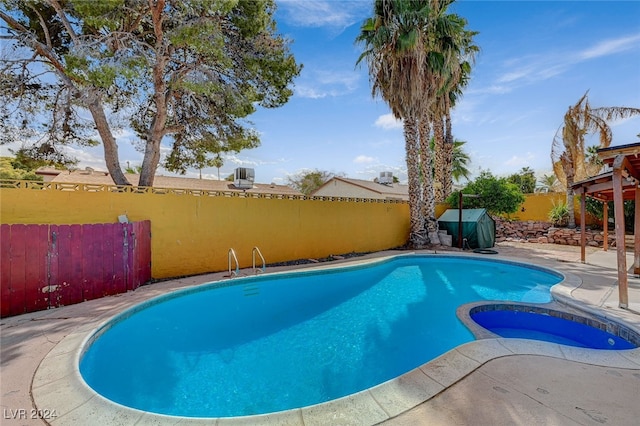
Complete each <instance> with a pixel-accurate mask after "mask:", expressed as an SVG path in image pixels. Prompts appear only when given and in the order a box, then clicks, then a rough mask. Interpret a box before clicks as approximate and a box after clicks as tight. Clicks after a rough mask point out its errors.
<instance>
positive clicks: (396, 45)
mask: <svg viewBox="0 0 640 426" xmlns="http://www.w3.org/2000/svg"><path fill="white" fill-rule="evenodd" d="M437 4H438V1H437V0H426V1H416V0H413V1H412V0H376V1H375V3H374V15H373V16H372V17H371V18H368V19H367V20H366V21H365V22H364V23H363V24H362V27H361V29H360V30H361V32H360V34H359V35H358V37H357V38H356V42H358V43H361V44H363V45H364V51H363V53H362V54H361V55H360V57H359V58H358V61H357V64H359V63H360V62H361V61H362V60H366V62H367V65H368V68H369V79H370V81H371V84H372V95H373V96H374V97H376V96H378V95H380V96H381V97H382V98H383V99H384V100H385V102H386V103H387V104H388V105H389V107H390V109H391V112H392V113H393V115H394V117H395V118H396V119H402V120H403V126H404V138H405V151H406V161H407V175H408V184H409V206H410V207H409V209H410V223H411V225H410V226H411V231H410V232H411V235H410V239H409V241H410V244H412V245H414V246H416V247H422V246H424V245H425V243H426V236H425V215H424V210H423V209H422V203H423V202H424V201H425V200H424V197H425V191H424V186H425V185H427V186H428V185H429V183H430V181H431V179H430V173H424V172H423V173H422V176H423V179H422V182H421V180H420V174H421V169H422V170H423V171H424V170H430V168H427V167H429V166H430V162H429V159H428V158H425V156H427V155H428V153H424V152H423V153H422V157H421V156H420V150H419V146H420V139H419V132H420V131H421V129H422V126H421V124H422V123H421V122H420V118H421V117H422V114H423V112H424V111H426V110H428V107H429V104H430V103H431V101H432V97H431V96H429V95H428V93H425V88H426V89H428V88H429V84H430V83H431V81H432V80H431V78H430V76H427V75H426V71H427V70H428V68H427V66H426V64H425V61H426V49H425V46H426V45H427V40H426V39H425V31H424V29H425V28H427V27H428V26H429V21H430V16H431V13H432V7H431V6H432V5H437ZM425 163H426V164H425ZM421 189H422V190H421ZM426 192H427V198H431V199H432V198H433V197H432V196H431V197H429V195H428V192H429V191H428V190H427V191H426ZM434 211H435V204H434ZM434 216H435V215H434ZM436 226H437V222H436Z"/></svg>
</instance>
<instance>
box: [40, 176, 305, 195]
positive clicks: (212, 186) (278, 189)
mask: <svg viewBox="0 0 640 426" xmlns="http://www.w3.org/2000/svg"><path fill="white" fill-rule="evenodd" d="M125 177H126V178H127V180H128V181H129V183H131V184H132V185H137V184H138V182H139V179H140V175H137V174H130V173H126V174H125ZM52 182H54V183H83V184H94V185H114V183H113V180H112V179H111V177H110V176H109V173H108V172H103V171H96V170H75V171H72V172H62V173H60V174H58V176H56V177H55V178H54V179H53V180H52ZM153 187H154V188H171V189H197V190H206V191H233V192H247V193H250V194H251V193H260V194H281V195H303V194H302V193H301V192H300V191H297V190H295V189H293V188H290V187H288V186H285V185H276V184H264V183H255V184H253V188H249V189H246V190H244V189H240V188H236V187H235V185H234V184H233V182H229V181H226V180H213V179H196V178H186V177H174V176H156V177H155V178H154V180H153Z"/></svg>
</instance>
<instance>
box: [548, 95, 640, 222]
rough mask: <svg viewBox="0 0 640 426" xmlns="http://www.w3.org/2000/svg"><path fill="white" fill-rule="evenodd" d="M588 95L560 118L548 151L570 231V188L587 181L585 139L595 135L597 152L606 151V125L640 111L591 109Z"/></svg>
mask: <svg viewBox="0 0 640 426" xmlns="http://www.w3.org/2000/svg"><path fill="white" fill-rule="evenodd" d="M588 93H589V91H587V92H586V93H585V94H584V95H583V96H582V97H581V98H580V100H579V101H578V102H577V103H576V104H575V105H573V106H570V107H569V109H568V110H567V112H566V113H565V115H564V125H562V126H560V128H559V129H558V131H557V132H556V134H555V136H554V138H553V145H552V147H551V162H552V164H553V171H554V172H555V174H556V176H557V177H558V180H559V181H560V182H562V183H563V184H564V186H565V187H566V190H567V205H568V206H569V220H568V226H569V227H570V228H574V227H575V226H576V220H575V214H574V210H573V205H574V203H573V195H574V194H573V189H572V188H571V187H572V186H573V184H574V183H575V182H579V181H581V180H583V179H586V178H587V177H589V172H588V170H587V164H586V163H587V160H586V154H585V145H584V137H585V135H586V134H590V133H591V134H593V133H597V134H598V136H599V141H600V144H599V145H598V148H606V147H608V146H609V145H611V141H612V139H613V133H612V132H611V128H610V127H609V125H608V124H607V121H610V120H617V119H622V118H627V117H631V116H633V115H639V114H640V108H630V107H599V108H591V106H590V105H589V100H588V99H587V94H588Z"/></svg>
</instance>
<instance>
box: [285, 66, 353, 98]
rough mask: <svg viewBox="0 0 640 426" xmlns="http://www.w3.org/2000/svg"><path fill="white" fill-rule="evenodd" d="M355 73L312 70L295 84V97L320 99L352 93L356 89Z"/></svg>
mask: <svg viewBox="0 0 640 426" xmlns="http://www.w3.org/2000/svg"><path fill="white" fill-rule="evenodd" d="M358 78H359V76H358V74H357V73H355V72H349V71H347V72H344V71H332V70H313V71H310V72H307V74H306V75H305V78H304V79H303V80H301V81H298V82H297V83H296V87H295V92H296V95H298V96H300V97H303V98H311V99H321V98H326V97H337V96H342V95H347V94H350V93H353V92H354V91H355V90H356V89H357V88H358Z"/></svg>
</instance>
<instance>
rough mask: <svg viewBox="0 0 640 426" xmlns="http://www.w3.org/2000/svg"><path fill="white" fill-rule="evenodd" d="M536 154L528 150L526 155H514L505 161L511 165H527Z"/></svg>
mask: <svg viewBox="0 0 640 426" xmlns="http://www.w3.org/2000/svg"><path fill="white" fill-rule="evenodd" d="M535 157H536V156H535V154H533V153H532V152H527V153H526V154H525V155H524V156H520V155H514V156H513V157H511V158H509V159H508V160H507V161H505V162H504V164H505V165H507V166H510V167H517V168H522V167H527V166H529V165H530V164H531V161H532V160H534V159H535Z"/></svg>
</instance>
